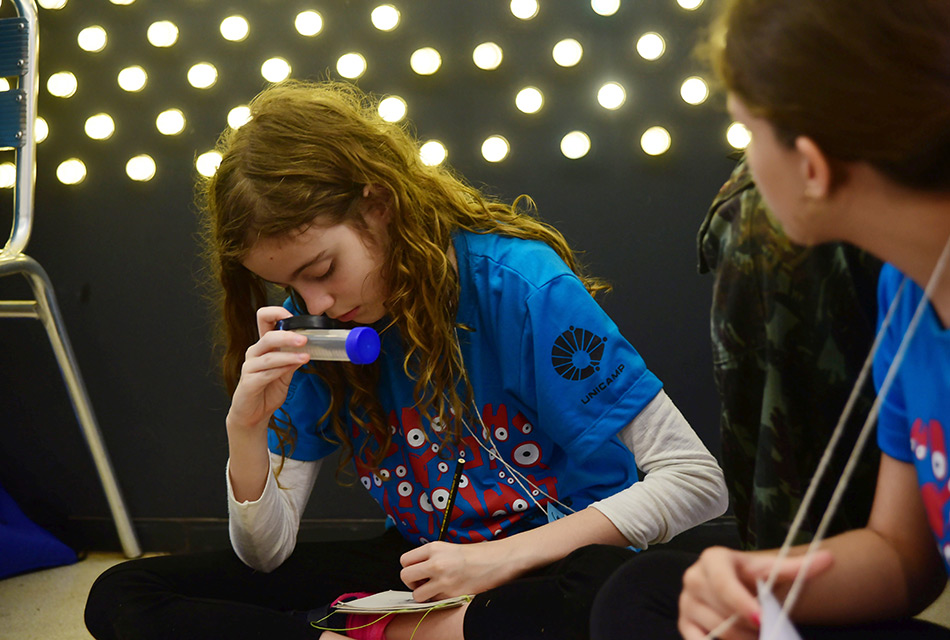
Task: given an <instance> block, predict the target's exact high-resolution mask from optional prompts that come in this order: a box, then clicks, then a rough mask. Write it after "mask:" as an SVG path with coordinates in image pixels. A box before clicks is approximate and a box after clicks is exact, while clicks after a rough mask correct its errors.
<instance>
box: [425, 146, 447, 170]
mask: <svg viewBox="0 0 950 640" xmlns="http://www.w3.org/2000/svg"><path fill="white" fill-rule="evenodd" d="M448 155H449V152H448V151H447V150H446V148H445V145H444V144H442V143H441V142H439V141H438V140H429V141H428V142H426V143H425V144H423V145H422V146H421V147H420V148H419V158H420V159H421V160H422V164H424V165H426V166H429V167H435V166H438V165H440V164H442V163H443V162H445V159H446V158H447V157H448Z"/></svg>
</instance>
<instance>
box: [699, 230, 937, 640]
mask: <svg viewBox="0 0 950 640" xmlns="http://www.w3.org/2000/svg"><path fill="white" fill-rule="evenodd" d="M948 256H950V239H948V241H947V244H946V245H945V246H944V248H943V251H942V253H941V254H940V258H939V259H938V260H937V264H936V265H935V267H934V270H933V272H932V273H931V276H930V278H929V280H928V282H927V286H926V287H925V289H924V296H923V298H922V299H921V301H920V303H919V304H918V305H917V308H916V309H915V311H914V315H913V317H912V318H911V321H910V323H909V324H908V326H907V329H906V330H905V332H904V336H903V338H902V340H901V344H900V346H899V347H898V351H897V353H896V354H895V357H894V360H893V361H892V362H891V365H890V367H889V369H888V371H887V374H886V375H885V379H884V381H883V382H882V384H881V389H880V391H879V392H878V394H877V397H876V398H875V401H874V403H873V404H872V406H871V410H870V412H869V414H868V417H867V419H866V420H865V422H864V425H863V426H862V429H861V433H860V434H859V436H858V439H857V441H856V442H855V445H854V447H853V448H852V453H851V456H850V457H849V458H848V462H847V463H846V465H845V469H844V471H843V473H842V475H841V478H840V480H839V481H838V484H837V485H836V487H835V491H834V493H833V494H832V497H831V500H830V501H829V503H828V507H827V508H826V510H825V513H824V515H823V516H822V520H821V522H820V523H819V526H818V528H817V530H816V532H815V536H814V538H813V539H812V541H811V544H810V545H809V547H808V550H807V551H806V553H805V557H804V558H803V560H802V565H801V567H800V568H799V571H798V573H797V574H796V576H795V580H794V581H793V583H792V587H791V589H790V590H789V593H788V595H787V596H786V598H785V603H784V605H783V607H782V612H781V615H783V616H788V613H789V611H791V609H792V608H793V607H794V606H795V602H796V601H797V599H798V596H799V594H800V592H801V589H802V587H803V583H804V579H805V575H806V573H807V569H808V567H809V566H810V564H811V561H812V559H813V557H814V554H815V553H817V552H818V546H819V544H820V543H821V541H822V540H823V539H824V535H825V533H826V532H827V530H828V527H829V526H830V523H831V519H832V518H833V517H834V514H835V511H836V510H837V508H838V506H839V504H840V502H841V498H842V495H843V494H844V491H845V489H846V488H847V485H848V482H849V481H850V479H851V477H852V476H853V475H854V470H855V468H856V467H857V464H858V460H859V458H860V456H861V452H862V450H863V448H864V445H865V444H866V442H867V439H868V437H869V436H870V433H871V431H872V427H873V425H874V423H875V421H876V419H877V415H878V413H879V412H880V407H881V403H882V402H883V399H884V398H886V397H887V393H888V392H889V391H890V386H891V384H893V381H894V378H895V376H896V373H897V368H898V367H899V366H900V364H901V362H902V361H903V359H904V354H905V353H906V351H907V347H908V345H909V344H910V340H911V339H912V338H913V336H914V333H915V332H916V330H917V326H918V324H919V323H920V319H921V317H922V315H923V311H924V310H925V309H926V306H927V303H928V302H929V300H930V298H931V296H932V293H933V290H934V288H935V287H936V285H937V282H938V281H939V279H940V277H941V276H942V274H943V273H944V271H946V267H947V261H948ZM906 281H907V278H906V276H905V278H904V280H903V281H902V282H901V284H900V287H899V288H898V290H897V293H896V294H895V296H894V299H893V300H892V301H891V305H890V307H889V308H888V310H887V314H886V316H885V318H884V321H883V322H882V323H881V327H880V329H879V330H878V332H877V335H876V336H875V338H874V343H873V344H872V346H871V350H870V352H869V353H868V356H867V358H866V359H865V361H864V364H863V366H862V368H861V371H860V373H859V374H858V379H857V381H856V382H855V385H854V387H853V388H852V390H851V395H850V396H849V397H848V401H847V403H846V404H845V408H844V410H843V412H842V414H841V416H840V417H839V420H838V424H837V425H836V427H835V430H834V432H833V433H832V436H831V438H830V439H829V441H828V445H827V446H826V447H825V451H824V453H823V455H822V458H821V460H820V462H819V464H818V467H817V468H816V470H815V475H814V476H813V478H812V481H811V483H810V484H809V487H808V490H807V491H806V493H805V497H804V498H803V499H802V503H801V504H800V505H799V509H798V511H797V512H796V514H795V518H794V520H793V522H792V526H791V528H790V529H789V532H788V535H787V536H786V538H785V542H784V543H783V544H782V547H781V549H780V550H779V553H778V556H777V558H776V563H775V565H774V566H773V567H772V571H771V572H770V573H769V577H768V580H767V581H766V583H765V586H764V588H765V589H768V590H771V589H772V587H773V586H774V584H775V580H776V578H777V574H778V569H779V565H780V563H781V561H782V560H783V559H785V558H786V557H787V556H788V554H789V551H790V549H791V546H792V542H793V541H794V539H795V537H796V536H797V535H798V533H799V531H800V529H801V524H802V521H803V520H804V517H805V515H806V514H807V511H808V509H809V508H810V507H811V503H812V501H813V499H814V496H815V493H816V492H817V489H818V485H819V484H820V480H821V478H822V476H823V475H824V473H825V472H826V471H827V468H828V465H829V463H830V461H831V456H832V454H833V452H834V448H835V447H836V446H837V445H838V442H839V440H840V438H841V435H842V434H843V432H844V427H845V425H846V423H847V421H848V419H849V418H850V415H851V413H852V412H853V410H854V405H855V403H856V400H857V397H858V395H859V394H860V391H861V388H862V387H863V385H864V383H865V381H866V379H867V376H868V373H869V371H870V369H871V366H872V364H873V361H874V356H875V355H876V352H877V350H878V348H879V347H880V344H881V341H882V338H883V335H884V333H885V331H886V330H887V328H888V326H889V325H890V323H891V320H892V319H893V315H894V312H895V309H896V307H897V301H898V300H899V299H900V297H901V293H902V292H903V289H904V285H905V283H906ZM738 619H739V616H738V614H733V615H731V616H730V617H729V618H727V619H726V620H724V621H723V622H722V623H720V624H719V625H718V626H717V627H716V628H714V629H713V630H712V631H710V632H709V633H708V634H706V640H710V639H712V638H716V637H718V636H719V635H721V634H722V633H724V632H725V631H727V630H728V629H729V628H731V627H732V625H734V624H735V623H736V621H737V620H738Z"/></svg>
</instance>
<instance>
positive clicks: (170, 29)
mask: <svg viewBox="0 0 950 640" xmlns="http://www.w3.org/2000/svg"><path fill="white" fill-rule="evenodd" d="M145 35H146V37H147V38H148V41H149V42H150V43H151V44H152V46H153V47H170V46H172V45H173V44H175V43H176V42H178V27H177V26H175V23H173V22H170V21H168V20H160V21H159V22H153V23H152V24H150V25H149V27H148V31H147V32H146V34H145Z"/></svg>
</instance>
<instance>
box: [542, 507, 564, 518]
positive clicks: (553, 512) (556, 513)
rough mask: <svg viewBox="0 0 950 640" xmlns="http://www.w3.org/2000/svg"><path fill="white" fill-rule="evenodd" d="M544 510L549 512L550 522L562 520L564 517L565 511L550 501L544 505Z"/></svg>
mask: <svg viewBox="0 0 950 640" xmlns="http://www.w3.org/2000/svg"><path fill="white" fill-rule="evenodd" d="M544 510H545V511H546V512H547V514H548V522H554V521H555V520H560V519H561V518H563V517H564V512H563V511H561V510H560V509H558V508H557V507H555V506H554V505H553V504H551V503H550V502H549V503H547V504H546V505H544Z"/></svg>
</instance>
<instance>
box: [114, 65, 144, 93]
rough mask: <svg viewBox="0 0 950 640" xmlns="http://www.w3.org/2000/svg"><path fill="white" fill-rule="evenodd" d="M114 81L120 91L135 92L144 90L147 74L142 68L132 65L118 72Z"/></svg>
mask: <svg viewBox="0 0 950 640" xmlns="http://www.w3.org/2000/svg"><path fill="white" fill-rule="evenodd" d="M116 79H117V80H118V82H119V86H120V87H121V88H122V89H124V90H125V91H129V92H135V91H141V90H142V89H144V88H145V84H146V83H147V82H148V74H147V73H145V69H143V68H142V67H140V66H138V65H133V66H131V67H126V68H125V69H123V70H122V71H120V72H119V75H118V76H117V78H116Z"/></svg>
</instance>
